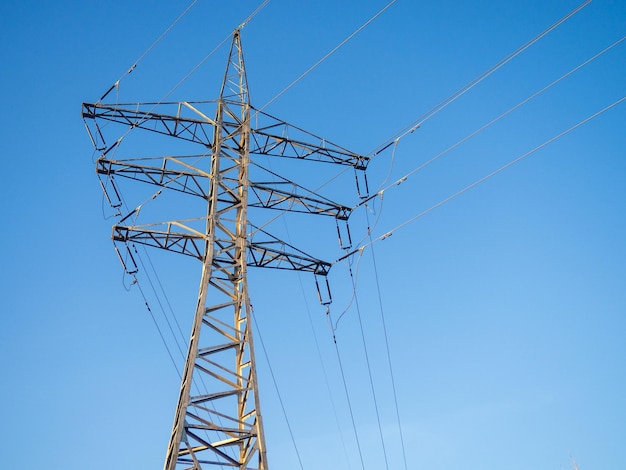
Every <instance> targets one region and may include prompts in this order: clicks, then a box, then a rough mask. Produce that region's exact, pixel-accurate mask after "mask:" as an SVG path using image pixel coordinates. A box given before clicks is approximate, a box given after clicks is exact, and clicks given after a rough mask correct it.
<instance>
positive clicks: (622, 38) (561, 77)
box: [353, 36, 626, 209]
mask: <svg viewBox="0 0 626 470" xmlns="http://www.w3.org/2000/svg"><path fill="white" fill-rule="evenodd" d="M624 40H626V36H623V37H621V38H620V39H618V40H617V41H615V42H614V43H613V44H611V45H610V46H608V47H605V48H604V49H602V50H601V51H600V52H598V53H596V54H595V55H593V56H592V57H590V58H588V59H587V60H585V61H584V62H582V63H581V64H579V65H577V66H576V67H574V68H573V69H571V70H570V71H568V72H566V73H565V74H563V75H561V76H560V77H559V78H557V79H556V80H554V81H552V82H550V83H549V84H548V85H546V86H544V87H543V88H541V89H539V90H538V91H536V92H535V93H533V94H532V95H530V96H529V97H527V98H525V99H524V100H522V101H520V102H519V103H517V104H516V105H515V106H513V107H511V108H509V109H508V110H506V111H505V112H504V113H502V114H500V115H499V116H497V117H495V118H494V119H492V120H491V121H489V122H487V123H486V124H484V125H482V126H481V127H479V128H478V129H476V130H475V131H473V132H471V133H470V134H468V135H466V136H465V137H463V138H462V139H461V140H459V141H457V142H456V143H454V144H452V145H451V146H449V147H447V148H446V149H445V150H442V151H441V152H439V153H438V154H437V155H435V156H434V157H432V158H431V159H429V160H427V161H425V162H424V163H421V164H420V165H418V166H417V167H415V168H413V169H412V170H411V171H409V172H408V173H406V174H405V175H404V176H402V177H401V178H400V179H398V180H397V181H395V182H394V183H391V184H390V185H388V186H386V187H384V188H383V189H380V190H379V191H378V192H377V193H376V194H373V195H372V196H370V197H369V198H366V199H364V200H363V201H361V202H360V203H359V204H357V205H356V206H355V207H353V209H356V208H357V207H359V206H361V205H366V204H367V203H368V202H369V201H370V200H372V199H374V198H375V197H376V196H382V194H383V193H384V192H385V191H387V190H389V189H391V188H393V187H395V186H398V185H400V184H402V183H404V181H406V179H407V178H408V177H409V176H411V175H413V174H415V173H417V172H418V171H421V170H423V169H424V168H426V167H427V166H428V165H430V164H431V163H433V162H434V161H436V160H438V159H439V158H441V157H443V156H444V155H446V154H447V153H449V152H450V151H452V150H454V149H455V148H457V147H459V146H460V145H461V144H463V143H465V142H467V141H468V140H470V139H471V138H473V137H475V136H476V135H478V134H479V133H481V132H482V131H484V130H485V129H487V128H488V127H490V126H492V125H493V124H495V123H496V122H498V121H500V120H501V119H503V118H504V117H506V116H508V115H509V114H511V113H512V112H513V111H515V110H517V109H519V108H521V107H522V106H524V105H525V104H527V103H528V102H530V101H531V100H533V99H535V98H536V97H538V96H539V95H541V94H543V93H544V92H546V91H547V90H549V89H550V88H552V87H553V86H555V85H556V84H558V83H560V82H561V81H563V80H565V79H566V78H567V77H569V76H570V75H572V74H573V73H575V72H577V71H578V70H580V69H582V68H583V67H585V66H586V65H589V64H590V63H591V62H593V61H594V60H596V59H597V58H599V57H601V56H602V55H604V54H605V53H607V52H608V51H610V50H611V49H613V48H614V47H616V46H617V45H619V44H620V43H622V42H623V41H624ZM398 140H399V139H396V140H395V141H394V154H395V149H396V146H397V144H398ZM392 164H393V154H392ZM388 179H389V177H387V178H386V179H385V182H386V181H387V180H388ZM385 182H383V184H382V185H381V186H383V185H384V183H385Z"/></svg>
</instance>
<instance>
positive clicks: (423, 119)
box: [368, 0, 591, 156]
mask: <svg viewBox="0 0 626 470" xmlns="http://www.w3.org/2000/svg"><path fill="white" fill-rule="evenodd" d="M589 3H591V0H585V2H583V3H581V4H580V5H579V6H578V7H576V8H574V9H573V10H572V11H570V12H569V13H568V14H567V15H565V16H564V17H563V18H561V19H560V20H558V21H557V22H556V23H554V24H552V25H551V26H550V27H548V28H547V29H545V30H544V31H542V32H541V33H540V34H538V35H537V36H535V37H534V38H532V39H531V40H530V41H528V42H527V43H525V44H524V45H522V46H520V47H519V48H517V49H516V50H515V51H513V52H511V53H510V54H509V55H508V56H506V57H505V58H504V59H502V60H500V61H499V62H498V63H496V64H495V65H493V66H492V67H490V68H489V69H487V70H486V71H484V72H483V73H481V74H480V75H478V76H477V77H476V78H474V79H473V80H471V81H470V82H468V83H467V84H465V85H463V86H462V87H461V88H459V89H458V90H457V91H455V92H454V93H452V94H451V95H450V96H448V97H447V98H446V99H445V100H443V101H442V102H440V103H439V104H437V105H435V106H434V107H432V108H431V109H430V110H428V111H427V112H425V113H424V114H422V115H421V116H420V117H418V118H417V119H416V120H414V121H413V122H411V123H410V124H408V125H407V126H406V127H404V128H403V129H402V130H400V131H399V132H397V133H396V134H394V135H393V136H392V137H390V138H389V139H387V140H386V141H385V142H384V143H382V144H381V145H380V146H378V147H377V150H372V151H371V152H370V153H369V154H368V155H372V156H376V155H377V154H379V153H380V152H382V151H383V150H385V149H386V148H387V147H389V145H391V144H392V143H393V142H395V141H398V140H400V139H402V138H404V137H405V136H407V135H408V134H411V133H413V132H414V131H415V130H416V129H417V128H418V127H420V126H421V125H422V124H424V123H425V122H426V121H428V120H429V119H430V118H432V117H433V116H434V115H436V114H437V113H439V112H440V111H441V110H443V109H445V108H446V107H448V106H449V105H450V104H451V103H453V102H454V101H456V100H457V99H459V98H460V97H461V96H463V95H464V94H465V93H467V92H468V91H469V90H471V89H472V88H474V87H475V86H476V85H478V84H479V83H480V82H482V81H483V80H485V79H486V78H487V77H489V76H490V75H492V74H493V73H494V72H496V71H497V70H498V69H500V68H502V67H503V66H504V65H506V64H507V63H509V62H510V61H511V60H513V59H514V58H515V57H517V56H518V55H520V54H521V53H522V52H524V51H525V50H526V49H528V48H529V47H530V46H532V45H533V44H535V43H536V42H537V41H539V40H540V39H541V38H543V37H544V36H546V35H547V34H549V33H550V32H551V31H553V30H554V29H556V28H557V27H558V26H560V25H561V24H563V23H564V22H565V21H567V20H568V19H570V18H571V17H572V16H574V15H575V14H576V13H578V12H579V11H580V10H582V9H583V8H584V7H586V6H587V5H589Z"/></svg>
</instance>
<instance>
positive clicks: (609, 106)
mask: <svg viewBox="0 0 626 470" xmlns="http://www.w3.org/2000/svg"><path fill="white" fill-rule="evenodd" d="M624 101H626V96H623V97H622V98H620V99H618V100H616V101H614V102H613V103H611V104H610V105H608V106H605V107H604V108H602V109H601V110H600V111H597V112H596V113H594V114H592V115H590V116H588V117H586V118H585V119H583V120H582V121H580V122H578V123H576V124H574V125H573V126H571V127H569V128H567V129H566V130H564V131H563V132H561V133H559V134H557V135H555V136H554V137H552V138H550V139H548V140H546V141H545V142H543V143H542V144H540V145H538V146H536V147H535V148H533V149H532V150H529V151H528V152H526V153H524V154H522V155H520V156H519V157H517V158H515V159H513V160H511V161H510V162H508V163H506V164H505V165H502V166H501V167H499V168H498V169H496V170H494V171H492V172H491V173H489V174H487V175H485V176H483V177H482V178H480V179H478V180H476V181H474V182H473V183H471V184H469V185H467V186H465V187H464V188H463V189H460V190H459V191H457V192H455V193H454V194H452V195H450V196H448V197H446V198H445V199H442V200H441V201H439V202H438V203H436V204H434V205H432V206H431V207H429V208H428V209H426V210H424V211H422V212H420V213H419V214H417V215H415V216H413V217H411V218H409V219H407V220H405V221H404V222H402V223H401V224H400V225H398V226H396V227H395V228H393V229H392V230H390V231H388V232H387V233H384V234H383V235H380V236H379V237H377V238H375V239H373V240H371V241H370V242H368V243H366V244H364V245H361V246H359V247H357V248H355V249H353V250H351V251H350V252H349V253H347V254H345V255H344V256H342V257H340V258H338V259H337V260H336V261H334V262H333V263H332V264H333V265H334V264H336V263H337V262H339V261H342V260H344V259H346V258H349V257H350V256H352V255H354V254H355V253H357V252H360V251H362V250H363V249H365V248H367V247H368V246H370V245H373V244H374V243H376V242H378V241H382V240H384V239H386V238H388V237H390V236H391V235H393V233H394V232H397V231H398V230H400V229H401V228H403V227H405V226H407V225H409V224H410V223H411V222H414V221H416V220H417V219H419V218H421V217H423V216H425V215H426V214H428V213H430V212H432V211H433V210H435V209H437V208H438V207H441V206H443V205H444V204H446V203H447V202H450V201H451V200H452V199H454V198H456V197H458V196H460V195H461V194H463V193H465V192H467V191H469V190H470V189H472V188H474V187H475V186H478V185H479V184H481V183H484V182H485V181H487V180H488V179H489V178H491V177H493V176H495V175H497V174H498V173H501V172H503V171H504V170H506V169H507V168H509V167H511V166H513V165H515V164H516V163H518V162H520V161H522V160H523V159H525V158H526V157H528V156H530V155H532V154H533V153H535V152H537V151H538V150H541V149H542V148H544V147H546V146H547V145H549V144H551V143H552V142H554V141H556V140H558V139H560V138H561V137H563V136H565V135H567V134H569V133H570V132H572V131H573V130H575V129H577V128H579V127H580V126H582V125H584V124H586V123H587V122H589V121H591V120H592V119H595V118H597V117H598V116H600V115H601V114H603V113H605V112H606V111H608V110H610V109H612V108H614V107H615V106H617V105H619V104H621V103H622V102H624Z"/></svg>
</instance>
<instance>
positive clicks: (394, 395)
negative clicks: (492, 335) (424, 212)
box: [365, 211, 408, 470]
mask: <svg viewBox="0 0 626 470" xmlns="http://www.w3.org/2000/svg"><path fill="white" fill-rule="evenodd" d="M365 214H366V222H367V226H368V230H367V231H368V234H369V238H370V240H371V239H372V230H371V229H370V227H369V225H370V223H369V215H368V214H367V211H366V212H365ZM370 249H371V251H372V263H373V267H374V278H375V279H376V293H377V294H378V306H379V310H380V320H381V323H382V325H383V337H384V339H385V349H386V350H387V364H388V366H389V374H390V377H391V388H392V391H393V400H394V406H395V409H396V420H397V423H398V432H399V434H400V445H401V448H402V458H403V460H404V468H405V470H408V466H407V461H406V449H405V447H404V433H403V432H402V424H401V420H400V407H399V406H398V394H397V392H396V381H395V378H394V373H393V366H392V362H391V352H390V350H389V336H388V335H387V324H386V322H385V311H384V308H383V297H382V293H381V290H380V281H379V279H378V267H377V265H376V255H375V253H374V251H375V250H374V247H373V246H371V247H370Z"/></svg>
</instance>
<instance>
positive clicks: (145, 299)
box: [134, 277, 182, 377]
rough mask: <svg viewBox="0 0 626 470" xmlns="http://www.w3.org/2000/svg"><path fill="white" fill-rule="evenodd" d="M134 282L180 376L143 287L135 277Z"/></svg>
mask: <svg viewBox="0 0 626 470" xmlns="http://www.w3.org/2000/svg"><path fill="white" fill-rule="evenodd" d="M134 284H136V285H137V288H138V289H139V292H140V293H141V297H142V298H143V301H144V304H145V306H146V309H148V313H150V317H151V318H152V321H153V322H154V326H156V329H157V331H158V332H159V336H160V337H161V341H162V342H163V345H164V346H165V350H166V351H167V355H168V356H169V357H170V360H171V361H172V365H173V366H174V369H176V373H177V374H178V376H179V377H182V375H181V374H180V370H179V369H178V366H177V365H176V361H175V360H174V357H173V356H172V352H171V351H170V348H169V347H168V345H167V342H166V341H165V337H164V336H163V332H162V331H161V327H159V324H158V322H157V321H156V318H155V317H154V313H152V309H151V308H150V304H148V299H147V298H146V295H145V294H144V292H143V289H142V288H141V284H139V281H138V280H137V278H136V277H135V281H134Z"/></svg>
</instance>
